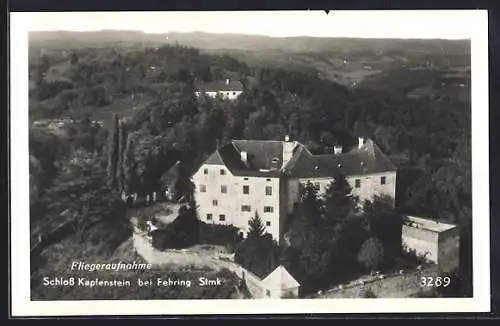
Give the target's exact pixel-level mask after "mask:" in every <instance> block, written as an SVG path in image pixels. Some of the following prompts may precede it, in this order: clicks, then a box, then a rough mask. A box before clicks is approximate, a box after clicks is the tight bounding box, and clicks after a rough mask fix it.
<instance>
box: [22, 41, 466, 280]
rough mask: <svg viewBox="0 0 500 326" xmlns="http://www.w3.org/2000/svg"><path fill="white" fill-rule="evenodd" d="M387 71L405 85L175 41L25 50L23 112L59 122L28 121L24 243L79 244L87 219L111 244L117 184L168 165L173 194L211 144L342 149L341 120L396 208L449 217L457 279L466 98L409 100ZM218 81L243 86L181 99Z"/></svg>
mask: <svg viewBox="0 0 500 326" xmlns="http://www.w3.org/2000/svg"><path fill="white" fill-rule="evenodd" d="M42 52H43V51H42ZM435 55H436V56H443V55H444V54H440V53H439V54H435ZM451 59H453V57H452V58H451ZM390 73H391V71H386V72H384V74H385V75H386V77H385V80H387V78H389V77H387V75H388V76H390ZM394 73H395V74H396V75H395V76H398V77H396V78H400V79H405V80H404V81H403V80H400V83H397V84H398V85H406V86H405V87H391V86H390V83H387V87H381V86H380V87H377V88H370V87H366V88H364V87H356V88H352V87H347V86H345V85H340V84H337V83H334V82H332V81H330V80H325V79H322V78H320V77H319V76H318V73H317V71H315V70H314V69H302V68H289V69H287V68H286V67H285V68H284V67H275V66H272V65H262V66H251V65H248V64H246V63H245V62H243V61H239V60H237V59H235V58H233V57H231V56H229V55H226V54H204V53H201V52H200V51H199V50H198V49H195V48H191V47H186V46H182V45H179V44H175V45H166V46H160V47H150V48H148V47H145V48H141V47H139V48H134V47H129V48H120V47H94V48H92V47H88V48H78V49H74V50H71V49H69V50H68V49H67V50H64V51H55V50H52V51H47V52H46V53H40V54H39V55H38V54H36V53H35V54H32V55H30V94H29V96H30V108H29V109H30V112H29V113H30V120H31V121H32V122H35V121H59V120H60V119H69V121H71V122H70V123H65V124H64V126H62V127H60V128H56V129H53V128H52V129H51V128H49V127H43V126H37V125H34V124H32V126H31V127H30V138H29V139H30V206H31V234H32V240H33V241H35V239H36V238H37V237H38V236H40V235H43V234H47V233H50V232H51V230H52V229H56V228H58V227H59V226H60V225H62V224H64V223H66V222H68V221H69V220H71V221H72V223H73V224H72V225H73V228H74V230H75V232H77V233H78V234H80V235H81V236H80V238H81V241H82V242H85V241H88V239H89V237H92V232H93V231H92V230H93V229H94V228H93V226H95V225H96V224H97V225H100V226H102V227H104V228H106V229H108V230H116V231H110V232H120V235H119V236H117V239H123V240H124V239H126V238H127V237H128V236H129V235H130V230H127V228H126V227H125V225H126V221H125V220H124V211H126V207H124V204H123V202H122V201H120V195H121V192H123V191H125V192H137V193H140V194H146V193H149V192H151V191H155V190H157V189H160V188H161V182H160V178H161V176H162V174H163V173H164V172H165V171H166V170H168V168H170V166H171V165H172V164H173V163H175V162H176V161H179V160H180V161H181V162H182V167H183V168H182V169H181V172H180V173H181V178H180V179H181V180H184V182H181V183H180V184H179V185H178V187H179V190H180V191H181V192H186V193H187V192H189V189H190V186H189V182H188V177H189V175H190V174H191V173H192V172H193V171H194V170H195V169H196V168H197V167H198V166H199V164H200V163H201V162H202V161H203V160H204V159H205V158H206V157H207V155H209V154H210V153H211V152H212V151H213V150H214V149H215V148H216V146H217V144H224V143H225V142H227V141H228V140H230V139H278V140H282V139H284V136H285V135H289V136H290V138H291V139H295V140H298V141H300V142H302V143H304V144H305V145H306V146H307V147H308V148H309V149H310V150H311V151H312V152H316V153H319V152H322V151H323V150H324V148H325V147H328V146H331V145H332V143H334V142H335V143H341V144H342V145H344V146H345V147H349V146H350V145H353V144H354V142H355V139H356V135H355V132H354V129H355V128H354V126H355V124H356V123H357V122H363V123H364V124H365V125H367V126H368V128H369V133H370V135H371V138H372V139H373V140H374V141H375V142H376V143H377V144H378V145H379V146H380V147H381V148H382V150H383V151H384V152H385V153H387V154H388V155H389V157H390V158H391V159H392V161H393V162H394V164H395V165H396V166H397V168H398V182H397V191H396V193H397V198H396V212H399V213H406V214H414V215H421V216H426V217H429V218H436V219H441V220H444V221H449V222H453V223H458V224H460V226H461V230H462V237H461V239H462V240H461V241H462V246H461V248H462V251H463V253H462V256H461V262H462V264H463V266H465V267H464V268H463V271H464V275H466V276H465V277H466V278H467V279H470V277H471V268H470V267H471V252H470V251H471V243H472V239H471V227H472V223H471V218H472V210H471V206H472V203H471V156H470V155H471V147H470V146H471V145H470V140H471V129H470V128H471V126H470V117H471V111H470V103H469V102H468V101H464V100H463V99H462V98H458V97H455V96H449V95H447V96H433V97H425V96H424V97H409V96H407V93H408V90H409V89H410V88H409V86H408V84H411V82H412V75H411V74H409V73H406V74H401V73H400V72H397V71H394ZM436 74H437V75H436V76H437V77H433V78H438V79H437V80H443V79H446V78H448V77H447V76H448V74H447V73H446V72H443V71H440V70H439V69H436ZM225 78H231V79H237V80H240V81H241V82H242V83H243V85H244V92H243V94H242V95H241V96H240V97H239V98H238V99H237V100H235V101H225V100H223V99H221V98H216V99H211V98H208V97H204V96H202V97H200V98H196V97H195V96H194V89H195V87H196V85H197V83H200V82H206V81H211V80H221V79H225ZM382 80H384V79H382ZM464 83H466V81H464ZM434 84H435V83H434ZM434 84H431V85H430V86H432V85H434ZM420 86H422V84H421V82H420V81H418V84H417V85H415V87H420ZM103 212H108V213H105V214H103ZM62 213H64V214H62ZM116 226H121V227H119V228H117V227H116ZM122 226H123V227H122ZM120 230H121V231H120ZM96 241H97V240H96ZM118 242H119V240H117V243H118ZM109 250H112V249H109Z"/></svg>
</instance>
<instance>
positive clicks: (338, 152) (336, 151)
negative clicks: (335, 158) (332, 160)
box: [333, 145, 342, 154]
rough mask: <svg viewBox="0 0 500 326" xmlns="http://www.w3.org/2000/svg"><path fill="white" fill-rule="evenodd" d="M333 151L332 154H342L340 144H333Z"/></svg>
mask: <svg viewBox="0 0 500 326" xmlns="http://www.w3.org/2000/svg"><path fill="white" fill-rule="evenodd" d="M333 153H334V154H342V146H338V145H337V146H333Z"/></svg>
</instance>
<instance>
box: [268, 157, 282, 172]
mask: <svg viewBox="0 0 500 326" xmlns="http://www.w3.org/2000/svg"><path fill="white" fill-rule="evenodd" d="M279 163H280V160H279V158H277V157H274V158H273V159H272V160H271V169H270V170H271V171H276V170H279V168H280V166H279Z"/></svg>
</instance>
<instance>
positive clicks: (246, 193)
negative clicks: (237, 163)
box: [243, 186, 250, 195]
mask: <svg viewBox="0 0 500 326" xmlns="http://www.w3.org/2000/svg"><path fill="white" fill-rule="evenodd" d="M243 193H244V194H245V195H248V194H249V193H250V186H243Z"/></svg>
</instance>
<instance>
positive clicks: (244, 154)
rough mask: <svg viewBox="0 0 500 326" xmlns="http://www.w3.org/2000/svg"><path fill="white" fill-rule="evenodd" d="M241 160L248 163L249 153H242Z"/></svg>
mask: <svg viewBox="0 0 500 326" xmlns="http://www.w3.org/2000/svg"><path fill="white" fill-rule="evenodd" d="M240 154H241V160H242V161H243V163H246V162H247V152H246V151H241V153H240Z"/></svg>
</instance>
